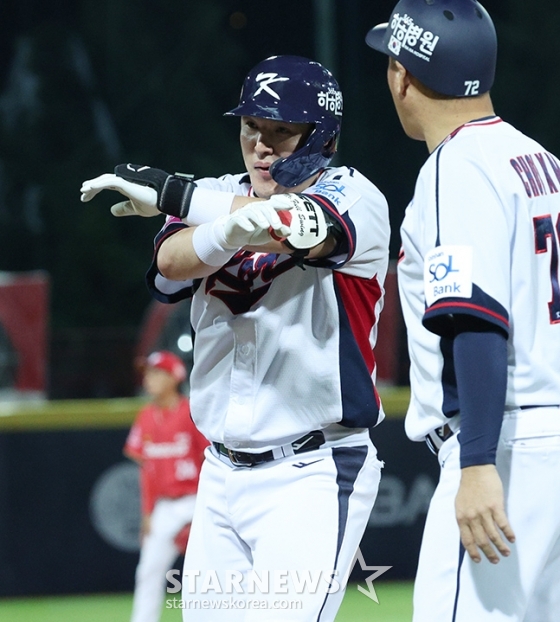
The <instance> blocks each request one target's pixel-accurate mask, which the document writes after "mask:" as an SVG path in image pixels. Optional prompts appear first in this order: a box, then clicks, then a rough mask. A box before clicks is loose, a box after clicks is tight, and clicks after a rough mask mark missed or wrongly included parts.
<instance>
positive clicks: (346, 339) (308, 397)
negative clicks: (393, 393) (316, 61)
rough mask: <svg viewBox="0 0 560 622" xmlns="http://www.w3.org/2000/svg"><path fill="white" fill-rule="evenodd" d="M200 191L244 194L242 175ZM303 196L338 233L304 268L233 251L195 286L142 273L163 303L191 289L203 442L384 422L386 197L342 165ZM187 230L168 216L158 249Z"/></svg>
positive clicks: (252, 445) (197, 415)
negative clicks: (330, 248) (377, 352)
mask: <svg viewBox="0 0 560 622" xmlns="http://www.w3.org/2000/svg"><path fill="white" fill-rule="evenodd" d="M197 185H198V186H200V187H205V188H210V189H214V190H221V191H227V192H235V193H236V194H238V195H251V186H250V181H249V176H248V175H246V174H241V175H225V176H224V177H222V178H220V179H203V180H199V181H197ZM305 194H306V195H309V196H311V197H313V199H314V201H315V202H317V203H318V204H319V205H320V206H321V208H322V209H323V210H324V211H325V212H327V213H328V214H329V215H331V216H332V217H333V218H334V219H335V220H336V221H337V222H338V223H339V225H340V227H341V228H342V231H343V233H344V236H343V237H344V243H343V244H342V245H341V247H340V249H339V250H338V251H336V256H331V257H328V258H323V259H317V260H313V261H311V260H309V261H308V260H305V261H304V266H299V265H297V261H296V260H295V259H294V258H293V257H292V256H290V255H288V254H270V253H253V252H245V251H240V252H238V253H237V254H236V255H234V257H233V258H232V259H231V260H230V261H229V262H228V263H227V264H226V265H225V266H224V267H223V268H221V269H219V270H218V271H217V272H215V273H214V274H212V275H211V276H209V277H207V278H204V279H202V281H200V282H195V284H194V288H191V285H192V284H191V283H190V282H182V283H178V282H171V281H167V280H166V279H164V278H163V277H162V276H161V275H159V274H157V273H156V269H155V267H154V266H152V268H151V269H150V271H149V273H148V284H149V286H150V288H151V290H152V294H153V295H154V296H155V297H156V298H157V299H159V300H161V301H164V302H174V301H176V300H179V299H180V298H182V297H185V296H187V295H189V294H190V293H191V291H192V289H194V296H193V302H192V307H191V323H192V326H193V330H194V334H195V339H194V366H193V369H192V372H191V387H192V390H191V395H190V399H191V410H192V415H193V419H194V420H195V422H196V424H197V426H198V427H199V429H200V430H201V432H202V433H203V434H204V436H206V438H208V439H209V440H211V441H214V442H222V443H225V444H226V445H227V446H228V447H230V448H233V449H237V450H240V451H243V450H249V451H266V450H268V449H271V448H273V447H276V446H278V445H280V444H287V443H290V442H291V441H293V440H295V439H297V438H299V437H301V436H302V435H303V434H306V433H307V432H309V431H311V430H316V429H322V428H325V427H327V426H329V425H330V424H333V423H339V424H341V425H343V426H347V427H349V428H368V427H372V426H374V425H376V424H377V423H378V422H379V421H381V419H382V418H383V416H384V415H383V411H382V408H381V404H380V401H379V397H378V395H377V392H376V390H375V385H374V381H375V358H374V354H373V346H374V345H375V340H376V332H377V318H378V315H379V312H380V310H381V307H382V299H383V293H384V290H383V283H384V279H385V274H386V271H387V264H388V244H389V234H390V231H389V217H388V208H387V203H386V200H385V198H384V196H383V195H382V194H381V192H380V191H379V190H378V189H377V188H376V187H375V186H374V185H373V184H372V183H371V182H370V181H368V180H367V179H366V178H365V177H364V176H363V175H361V174H360V173H359V172H358V171H356V170H355V169H352V168H347V167H340V168H329V169H327V170H325V171H324V172H323V173H322V175H321V176H320V177H319V179H318V181H317V182H316V183H315V184H314V185H313V186H311V187H310V188H308V189H306V190H305ZM184 226H185V224H184V223H182V222H181V221H180V220H178V219H175V218H169V219H168V220H167V222H166V225H165V227H164V229H163V230H162V231H161V232H160V234H159V235H158V238H156V244H157V243H158V242H159V241H161V240H162V239H163V238H164V237H166V236H167V235H169V234H170V232H172V231H174V230H176V229H179V228H183V227H184ZM333 363H334V364H333ZM364 380H366V381H365V382H364Z"/></svg>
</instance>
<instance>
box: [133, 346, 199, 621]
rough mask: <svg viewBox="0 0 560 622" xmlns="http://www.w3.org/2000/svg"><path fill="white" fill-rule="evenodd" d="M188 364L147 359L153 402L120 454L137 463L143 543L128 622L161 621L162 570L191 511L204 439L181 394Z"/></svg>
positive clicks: (181, 547) (169, 357)
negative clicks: (138, 468)
mask: <svg viewBox="0 0 560 622" xmlns="http://www.w3.org/2000/svg"><path fill="white" fill-rule="evenodd" d="M186 371H187V370H186V368H185V365H184V364H183V362H182V361H181V359H180V358H179V357H178V356H176V355H175V354H173V353H172V352H167V351H165V350H164V351H160V352H154V353H152V354H151V355H150V356H149V357H148V358H147V360H146V364H145V369H144V372H143V386H144V389H145V391H146V393H147V394H148V395H149V396H150V397H151V398H152V401H151V402H150V403H149V404H148V405H147V406H145V407H144V408H143V409H142V410H141V411H140V413H139V414H138V417H137V418H136V421H135V422H134V425H133V426H132V428H131V430H130V433H129V435H128V438H127V440H126V444H125V447H124V453H125V455H126V456H128V457H129V458H131V459H133V460H135V461H137V462H138V463H139V464H140V491H141V500H142V530H141V538H142V546H141V549H140V560H139V563H138V567H137V569H136V584H135V589H134V599H133V608H132V617H131V620H132V622H157V621H158V620H159V619H160V613H161V608H162V603H163V599H164V595H165V585H166V584H167V580H166V578H165V573H166V572H167V571H168V570H169V568H170V567H171V564H172V563H173V561H174V560H175V558H176V557H177V556H178V555H179V554H183V553H184V551H185V545H186V540H185V538H186V536H187V534H188V530H189V527H190V524H191V522H192V517H193V514H194V503H195V498H196V490H197V485H198V478H199V475H200V467H201V465H202V461H203V456H204V449H205V448H206V447H207V446H208V441H207V440H206V439H205V438H204V437H203V436H202V435H201V434H200V432H199V431H198V430H197V429H196V427H195V425H194V423H193V422H192V419H191V414H190V409H189V402H188V400H187V399H186V398H185V397H184V396H183V395H182V394H181V393H180V391H179V387H180V384H181V383H182V382H183V381H184V380H185V378H186Z"/></svg>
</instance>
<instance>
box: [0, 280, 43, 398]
mask: <svg viewBox="0 0 560 622" xmlns="http://www.w3.org/2000/svg"><path fill="white" fill-rule="evenodd" d="M48 318H49V277H48V275H47V274H46V273H45V272H0V329H1V332H2V340H1V342H0V355H2V359H3V360H4V361H6V363H5V364H6V365H10V366H12V367H13V384H12V386H9V387H6V386H4V387H2V388H10V389H15V390H16V391H18V392H22V393H23V392H33V393H40V394H44V393H45V392H46V385H47V338H48Z"/></svg>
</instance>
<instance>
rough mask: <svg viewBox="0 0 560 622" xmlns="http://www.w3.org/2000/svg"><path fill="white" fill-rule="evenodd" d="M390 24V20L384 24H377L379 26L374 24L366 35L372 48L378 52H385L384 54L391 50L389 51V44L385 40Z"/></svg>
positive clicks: (367, 41)
mask: <svg viewBox="0 0 560 622" xmlns="http://www.w3.org/2000/svg"><path fill="white" fill-rule="evenodd" d="M388 26H389V24H388V22H385V23H384V24H377V26H374V27H373V28H372V29H371V30H370V31H369V32H368V33H367V35H366V43H367V44H368V45H369V47H370V48H373V49H374V50H377V51H378V52H383V54H387V55H388V54H389V52H388V51H387V46H386V45H385V43H384V41H385V34H386V32H387V27H388Z"/></svg>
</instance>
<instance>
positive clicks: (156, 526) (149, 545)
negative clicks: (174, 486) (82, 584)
mask: <svg viewBox="0 0 560 622" xmlns="http://www.w3.org/2000/svg"><path fill="white" fill-rule="evenodd" d="M195 500H196V495H186V496H184V497H179V498H178V499H159V500H158V501H157V502H156V505H155V507H154V511H153V512H152V517H151V521H150V532H149V533H148V534H147V535H146V536H145V537H144V540H143V542H142V547H141V549H140V560H139V562H138V566H137V567H136V582H135V586H134V598H133V603H132V617H131V622H158V620H159V619H160V616H161V609H162V605H163V600H164V597H165V587H166V585H167V579H166V577H165V573H166V572H167V571H168V570H169V569H170V568H171V565H172V564H173V562H174V561H175V559H177V557H178V555H179V553H178V551H177V548H176V546H175V541H174V540H175V536H176V535H177V534H178V533H179V531H181V529H182V528H183V527H184V526H185V525H186V524H188V523H190V522H191V521H192V518H193V515H194V506H195Z"/></svg>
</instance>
